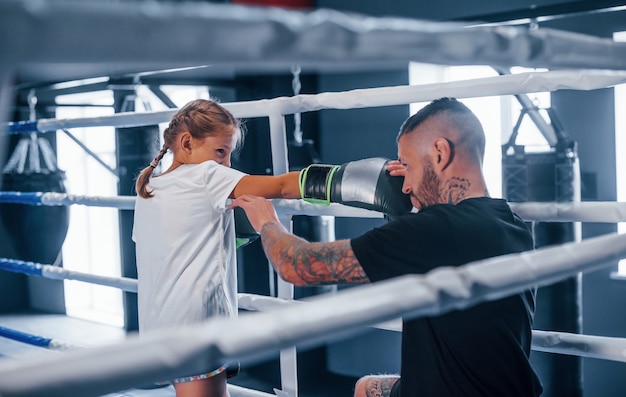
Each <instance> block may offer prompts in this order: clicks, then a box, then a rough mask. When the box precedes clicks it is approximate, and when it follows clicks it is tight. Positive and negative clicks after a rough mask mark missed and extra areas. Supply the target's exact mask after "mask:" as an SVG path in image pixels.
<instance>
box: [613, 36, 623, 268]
mask: <svg viewBox="0 0 626 397" xmlns="http://www.w3.org/2000/svg"><path fill="white" fill-rule="evenodd" d="M613 40H615V41H622V42H626V32H616V33H614V34H613ZM614 94H615V154H616V156H615V161H616V164H615V167H616V170H615V175H616V186H617V201H620V202H622V201H626V116H624V108H626V84H620V85H617V86H615V88H614ZM617 231H618V233H625V232H626V223H624V222H620V223H618V224H617ZM618 273H619V274H620V275H623V276H626V260H624V259H622V260H621V261H619V265H618Z"/></svg>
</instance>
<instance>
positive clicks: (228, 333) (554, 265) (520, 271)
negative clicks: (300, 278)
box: [0, 234, 626, 397]
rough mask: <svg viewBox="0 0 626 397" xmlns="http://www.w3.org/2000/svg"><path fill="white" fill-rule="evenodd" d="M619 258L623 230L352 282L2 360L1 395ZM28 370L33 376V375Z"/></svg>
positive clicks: (85, 388)
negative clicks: (234, 313)
mask: <svg viewBox="0 0 626 397" xmlns="http://www.w3.org/2000/svg"><path fill="white" fill-rule="evenodd" d="M624 257H626V235H619V234H611V235H604V236H600V237H594V238H590V239H586V240H583V241H582V242H580V243H566V244H562V245H560V246H556V247H547V248H542V249H539V250H536V251H529V252H524V253H521V254H512V255H505V256H501V257H496V258H491V259H487V260H484V261H481V262H475V263H470V264H467V265H464V266H462V267H458V268H439V269H436V270H434V271H432V272H430V273H428V274H426V275H423V276H418V275H410V276H405V277H401V278H398V279H393V280H387V281H384V282H379V283H373V284H370V285H364V286H359V287H357V288H350V289H347V290H342V291H340V292H338V293H336V294H333V295H332V296H321V297H314V298H312V299H310V300H308V301H307V305H288V306H286V307H283V308H280V309H277V310H272V311H271V312H265V313H261V312H257V313H246V314H244V315H242V316H240V317H239V318H238V319H214V320H211V321H210V322H208V323H206V324H203V325H195V326H189V327H183V328H177V329H175V330H163V331H157V332H155V333H153V334H148V335H144V336H142V337H141V338H134V337H130V338H129V339H128V340H126V341H124V342H122V343H120V344H116V345H112V346H106V347H101V348H100V347H98V348H94V349H89V350H88V351H77V352H68V353H66V354H63V355H58V357H44V358H43V359H41V360H37V361H34V360H24V361H20V362H19V363H15V362H11V363H6V362H0V395H2V396H3V397H17V396H29V397H37V396H46V397H54V396H67V395H71V394H75V395H84V396H99V395H102V394H105V393H108V392H114V391H117V390H123V389H128V388H130V387H133V386H135V385H137V384H147V383H149V382H156V381H158V380H159V379H166V378H167V377H172V376H173V377H176V376H182V375H183V374H186V373H194V372H201V371H202V370H203V369H204V368H209V367H212V366H215V365H217V364H218V363H220V362H224V361H228V360H241V361H242V362H243V363H252V362H257V361H260V360H263V359H267V358H271V357H274V356H275V355H276V354H277V351H278V350H280V349H283V348H288V347H291V346H294V345H295V346H298V347H303V348H308V347H313V346H316V345H319V344H321V343H324V342H329V341H334V340H339V339H343V338H346V337H348V336H350V335H353V334H355V333H358V332H362V331H363V329H362V328H363V327H365V326H371V325H374V324H377V323H380V322H383V321H387V320H392V319H395V318H398V317H403V316H405V317H419V316H424V315H436V314H440V313H444V312H447V311H450V310H454V309H464V308H467V307H468V306H471V305H474V304H477V303H480V302H484V301H487V300H494V299H499V298H502V297H505V296H509V295H511V294H514V293H517V292H520V291H522V290H524V289H527V288H530V287H533V286H542V285H549V284H552V283H554V282H557V281H560V280H562V279H564V278H567V277H569V276H571V275H573V274H576V273H579V272H584V271H593V270H597V269H599V268H602V267H606V266H609V265H614V263H615V261H617V260H618V259H621V258H624ZM33 373H36V374H37V382H32V374H33Z"/></svg>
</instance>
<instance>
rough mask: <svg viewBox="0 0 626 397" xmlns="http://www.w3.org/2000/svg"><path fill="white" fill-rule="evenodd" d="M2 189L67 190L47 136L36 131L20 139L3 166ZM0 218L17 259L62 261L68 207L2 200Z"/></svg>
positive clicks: (44, 261)
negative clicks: (45, 137) (12, 242)
mask: <svg viewBox="0 0 626 397" xmlns="http://www.w3.org/2000/svg"><path fill="white" fill-rule="evenodd" d="M2 190H3V191H17V192H44V193H45V192H57V193H66V189H65V172H63V171H62V170H60V169H58V168H57V166H56V157H55V156H54V152H53V151H52V148H51V147H50V144H49V142H48V141H47V140H46V139H44V138H40V137H37V136H36V135H35V134H32V135H31V136H30V137H27V138H21V139H20V140H19V142H18V143H17V145H16V146H15V149H14V151H13V153H12V155H11V156H10V158H9V161H8V162H7V165H6V167H5V168H4V169H3V172H2ZM0 218H1V220H2V223H3V225H4V227H5V230H6V231H7V233H9V234H10V235H11V236H12V237H13V241H14V244H15V250H14V251H15V252H16V253H17V255H18V256H19V257H18V258H15V259H20V260H24V261H32V262H37V263H43V264H55V263H56V264H58V263H59V260H60V252H61V247H62V246H63V241H64V240H65V236H66V235H67V230H68V226H69V210H68V208H67V207H65V206H32V205H24V204H0Z"/></svg>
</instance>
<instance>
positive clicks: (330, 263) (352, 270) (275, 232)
mask: <svg viewBox="0 0 626 397" xmlns="http://www.w3.org/2000/svg"><path fill="white" fill-rule="evenodd" d="M261 240H262V241H263V249H264V250H265V254H266V255H267V257H268V259H269V260H270V262H271V263H272V266H274V269H276V272H277V273H278V275H279V276H280V277H281V278H282V279H283V280H285V281H288V282H290V283H292V284H295V285H298V286H303V285H321V284H359V283H366V282H368V281H369V279H368V278H367V275H366V274H365V272H364V271H363V268H362V267H361V265H360V264H359V261H358V260H357V259H356V257H355V256H354V252H353V251H352V247H351V246H350V241H349V240H340V241H334V242H329V243H309V242H308V241H306V240H304V239H301V238H299V237H297V236H294V235H293V234H291V233H289V232H287V230H286V229H285V228H284V227H283V225H281V224H280V223H278V222H268V223H265V224H264V225H263V227H262V229H261Z"/></svg>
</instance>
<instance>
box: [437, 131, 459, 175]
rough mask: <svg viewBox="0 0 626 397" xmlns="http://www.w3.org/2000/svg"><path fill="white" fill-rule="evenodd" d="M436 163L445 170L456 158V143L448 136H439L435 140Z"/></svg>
mask: <svg viewBox="0 0 626 397" xmlns="http://www.w3.org/2000/svg"><path fill="white" fill-rule="evenodd" d="M434 146H435V155H436V164H437V167H438V168H439V169H440V170H441V171H443V170H445V169H446V168H448V166H449V165H450V164H452V160H453V159H454V144H453V143H452V142H451V141H450V140H448V139H446V138H437V139H435V142H434Z"/></svg>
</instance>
